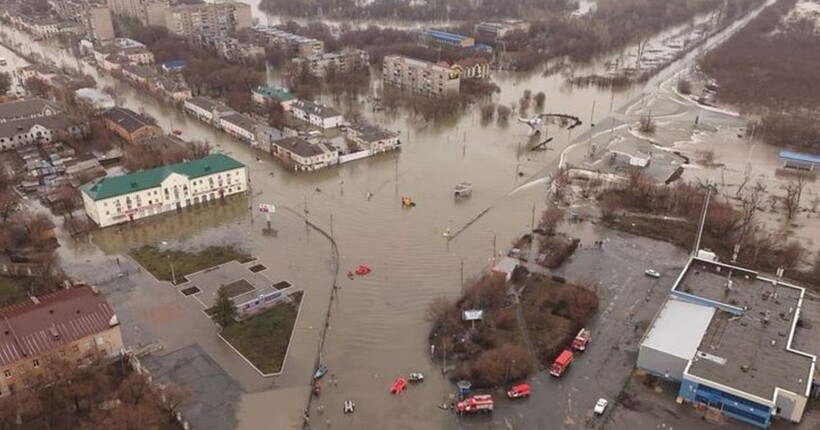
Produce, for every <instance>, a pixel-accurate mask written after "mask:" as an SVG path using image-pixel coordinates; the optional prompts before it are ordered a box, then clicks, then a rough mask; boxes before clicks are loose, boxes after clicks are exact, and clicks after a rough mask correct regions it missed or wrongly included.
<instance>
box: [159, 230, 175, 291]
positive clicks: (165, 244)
mask: <svg viewBox="0 0 820 430" xmlns="http://www.w3.org/2000/svg"><path fill="white" fill-rule="evenodd" d="M161 243H162V246H168V242H167V241H164V240H163V241H162V242H161ZM165 256H166V257H167V258H168V264H170V265H171V279H172V280H173V282H174V285H176V284H177V274H176V272H175V271H174V262H173V261H172V260H171V253H170V252H169V253H168V254H166V255H165Z"/></svg>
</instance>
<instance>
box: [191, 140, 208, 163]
mask: <svg viewBox="0 0 820 430" xmlns="http://www.w3.org/2000/svg"><path fill="white" fill-rule="evenodd" d="M189 148H190V152H191V158H192V159H194V160H196V159H199V158H203V157H206V156H207V155H208V154H210V153H211V149H212V147H211V143H210V142H208V141H207V140H193V141H191V143H190V145H189Z"/></svg>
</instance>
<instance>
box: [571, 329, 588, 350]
mask: <svg viewBox="0 0 820 430" xmlns="http://www.w3.org/2000/svg"><path fill="white" fill-rule="evenodd" d="M589 340H590V339H589V330H587V329H585V328H582V329H581V331H579V332H578V335H577V336H575V339H573V340H572V350H573V351H584V350H586V349H587V344H588V343H589Z"/></svg>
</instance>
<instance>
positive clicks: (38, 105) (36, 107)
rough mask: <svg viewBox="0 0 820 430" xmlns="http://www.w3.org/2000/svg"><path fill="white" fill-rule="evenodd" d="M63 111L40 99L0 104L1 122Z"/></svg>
mask: <svg viewBox="0 0 820 430" xmlns="http://www.w3.org/2000/svg"><path fill="white" fill-rule="evenodd" d="M61 110H62V109H61V108H60V106H58V105H56V104H54V103H52V102H50V101H48V100H43V99H39V98H32V99H23V100H15V101H13V102H7V103H2V104H0V122H2V121H7V120H9V119H14V118H25V117H29V116H33V115H50V114H54V113H57V112H60V111H61ZM49 111H50V112H49Z"/></svg>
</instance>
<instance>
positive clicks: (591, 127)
mask: <svg viewBox="0 0 820 430" xmlns="http://www.w3.org/2000/svg"><path fill="white" fill-rule="evenodd" d="M594 121H595V100H593V101H592V111H590V113H589V142H588V143H587V156H588V157H590V156H592V135H593V134H594V132H595V122H594Z"/></svg>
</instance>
